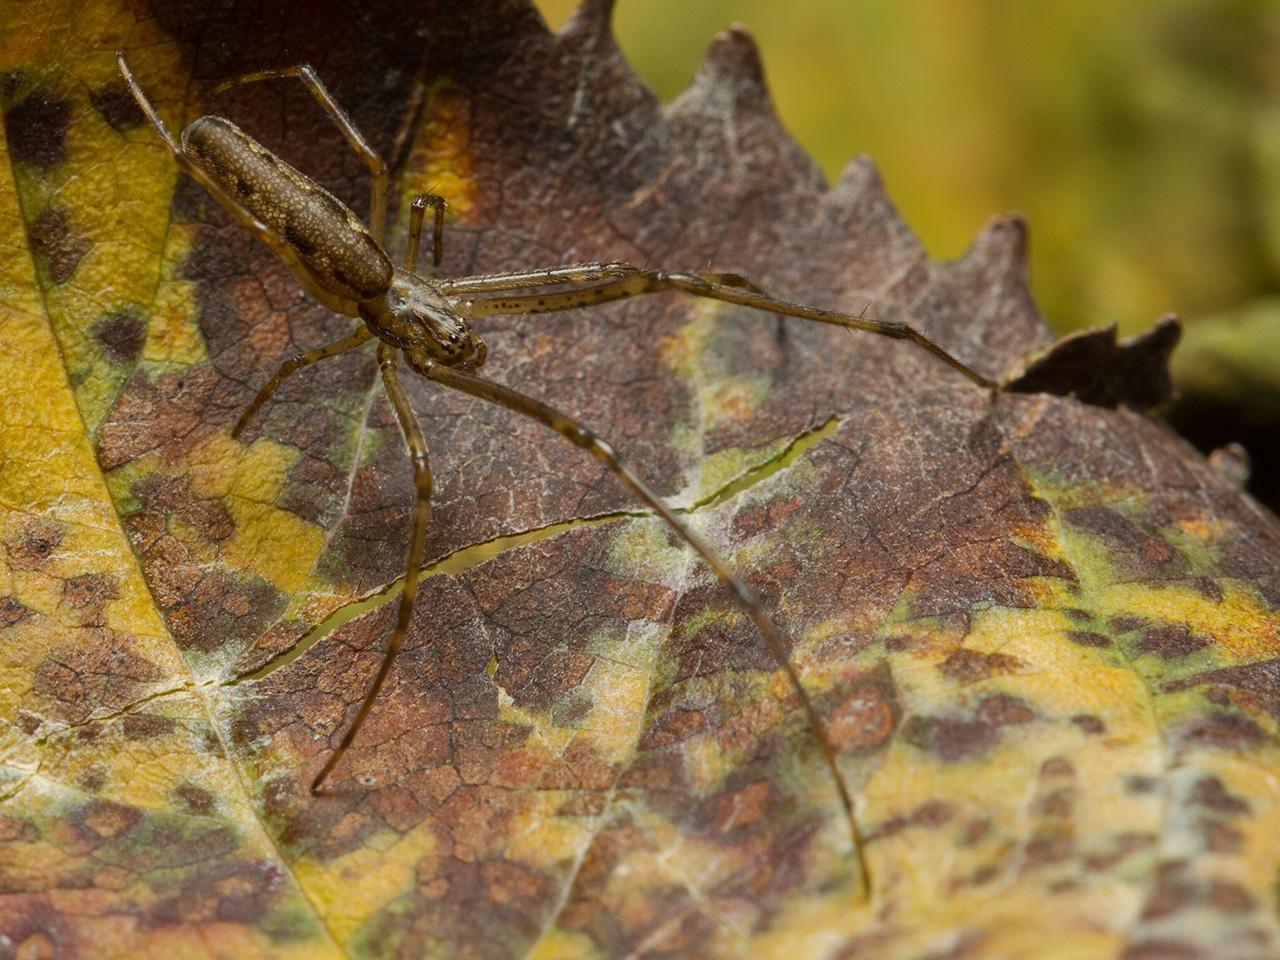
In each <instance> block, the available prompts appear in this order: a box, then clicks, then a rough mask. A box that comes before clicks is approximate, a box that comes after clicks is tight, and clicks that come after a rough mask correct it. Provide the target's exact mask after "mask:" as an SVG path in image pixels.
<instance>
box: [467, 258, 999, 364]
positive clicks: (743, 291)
mask: <svg viewBox="0 0 1280 960" xmlns="http://www.w3.org/2000/svg"><path fill="white" fill-rule="evenodd" d="M720 276H723V275H716V274H706V275H700V274H696V273H672V272H670V271H667V270H638V271H636V272H635V273H634V274H631V275H629V276H625V277H623V278H622V279H619V280H613V281H611V282H609V283H599V284H595V285H592V286H585V287H582V288H580V289H577V290H565V291H558V292H554V293H535V294H528V295H523V296H513V297H483V298H480V299H476V300H470V299H457V300H454V301H453V303H454V307H455V309H457V311H458V312H459V313H461V314H462V315H463V316H466V317H486V316H490V315H492V314H497V313H519V314H529V313H551V312H553V311H557V310H576V309H579V308H581V307H593V306H596V305H597V304H601V303H609V302H611V301H613V300H625V299H626V298H628V297H636V296H642V295H644V294H649V293H658V292H660V291H663V290H682V291H684V292H685V293H691V294H693V295H694V296H697V297H706V298H708V299H711V300H723V301H726V302H728V303H738V304H742V305H743V306H746V307H754V308H756V309H757V310H766V311H768V312H769V313H777V314H781V315H783V316H788V317H800V318H801V319H804V320H816V321H818V322H819V323H830V324H834V325H835V326H838V327H845V328H846V329H850V330H865V331H867V332H868V333H878V334H880V335H882V336H886V337H892V338H893V339H895V340H910V341H911V342H912V343H914V344H916V345H917V346H919V347H921V348H923V349H924V350H926V351H928V352H929V353H931V354H933V355H934V356H935V357H937V358H938V359H939V360H941V361H943V362H944V363H946V364H947V365H948V366H950V367H952V368H954V369H955V370H958V371H959V372H960V373H962V374H964V375H965V376H966V377H968V378H969V379H970V380H972V381H973V382H974V383H976V384H978V385H979V386H981V387H987V388H991V389H994V388H995V387H996V386H997V384H996V383H994V382H993V381H991V380H988V379H987V378H986V377H984V376H983V375H982V374H980V373H978V372H977V371H975V370H973V369H971V368H970V367H968V366H966V365H965V364H964V363H962V362H961V361H960V360H958V359H956V358H955V357H953V356H952V355H951V354H949V353H948V352H947V351H946V350H944V349H942V347H940V346H938V345H937V344H936V343H934V342H933V341H932V340H930V339H929V338H928V337H926V336H925V335H924V334H922V333H920V332H919V331H918V330H916V329H915V328H914V327H912V326H910V325H908V324H905V323H900V322H897V321H894V320H876V319H873V318H871V317H865V316H858V315H856V314H851V313H841V312H839V311H836V310H824V309H822V308H820V307H809V306H805V305H804V304H800V303H790V302H788V301H786V300H778V299H777V298H775V297H771V296H769V295H768V294H766V293H763V292H761V291H760V290H759V289H758V288H756V287H754V286H752V285H750V284H749V281H745V280H744V281H743V282H742V283H732V284H731V283H724V282H721V281H720V279H719V278H720Z"/></svg>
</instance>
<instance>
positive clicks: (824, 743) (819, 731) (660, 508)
mask: <svg viewBox="0 0 1280 960" xmlns="http://www.w3.org/2000/svg"><path fill="white" fill-rule="evenodd" d="M410 360H411V362H412V358H410ZM414 369H416V370H417V371H418V372H419V373H422V374H423V375H424V376H426V377H428V378H430V379H432V380H434V381H436V382H437V383H440V384H443V385H444V386H446V387H450V388H452V389H454V390H458V391H460V392H462V393H466V394H470V395H471V396H473V397H478V398H480V399H481V400H487V401H489V402H490V403H496V404H498V405H499V406H503V407H506V408H507V409H508V410H514V411H515V412H516V413H519V414H522V415H524V416H526V417H530V418H532V419H534V420H536V421H538V422H539V423H541V424H543V425H544V426H546V427H550V428H551V429H552V430H554V431H556V433H558V434H560V435H561V436H562V437H564V438H566V439H567V440H569V442H571V443H573V444H575V445H576V446H579V447H581V448H582V449H584V450H586V451H588V452H589V453H591V454H592V456H594V457H595V458H596V459H597V460H599V461H601V462H602V463H603V464H604V465H605V466H606V467H608V468H609V470H610V471H612V473H613V474H614V475H615V476H617V477H618V478H619V479H621V480H622V481H623V483H625V484H626V485H627V486H628V487H630V488H631V490H632V492H633V493H635V495H636V496H637V497H638V498H639V499H640V500H641V501H643V502H644V503H645V504H646V505H648V506H649V508H650V509H652V510H653V511H654V512H655V513H656V514H657V515H658V516H659V517H661V518H662V519H663V520H664V521H665V522H666V524H667V526H668V527H670V528H671V530H672V531H674V532H675V534H676V535H677V536H679V537H680V539H682V540H683V541H684V542H685V543H687V544H688V545H689V546H690V547H692V548H693V550H694V552H695V553H697V554H698V556H699V557H701V558H702V560H703V562H704V563H706V564H707V566H708V567H710V568H711V570H712V571H713V572H714V573H715V575H716V576H717V577H718V578H719V580H720V582H721V583H723V584H724V585H725V586H726V587H728V588H729V589H730V591H732V593H733V596H734V599H735V600H736V601H737V603H738V604H739V606H740V607H741V608H742V609H743V610H744V611H746V613H747V614H748V615H749V616H750V617H751V619H752V620H753V621H755V625H756V628H757V629H758V630H759V631H760V635H761V636H762V637H763V638H764V642H765V646H766V647H767V648H768V650H769V653H770V654H771V655H772V656H773V658H774V660H775V661H776V662H777V664H778V666H779V667H780V668H781V669H782V670H783V672H785V673H786V675H787V679H788V681H789V682H790V684H791V687H792V689H793V690H794V691H795V693H796V696H797V698H798V699H799V701H800V704H801V706H802V708H803V709H804V712H805V716H806V718H807V720H808V722H809V727H810V729H812V731H813V734H814V737H815V739H816V740H817V742H818V744H819V748H820V749H821V751H822V757H823V760H824V762H825V763H826V766H827V769H828V770H829V771H830V773H831V778H832V781H833V782H834V784H835V788H836V792H837V793H838V795H839V797H840V804H841V806H842V807H843V808H844V812H845V817H846V819H847V821H848V826H849V833H850V837H851V839H852V842H853V849H854V854H855V856H856V857H857V860H858V868H859V871H860V874H861V880H862V886H863V889H864V890H865V891H866V892H867V893H868V895H869V893H870V889H871V888H870V875H869V874H868V872H867V866H866V861H865V859H864V857H863V851H862V838H861V834H860V832H859V830H858V824H857V820H856V819H855V817H854V812H853V798H852V797H850V796H849V789H848V787H846V786H845V782H844V778H843V777H842V776H841V775H840V768H839V767H838V766H837V765H836V758H835V751H834V750H833V749H832V747H831V741H830V739H829V738H828V737H827V732H826V728H825V727H824V726H823V723H822V720H821V718H820V717H819V716H818V711H817V709H816V708H815V707H814V705H813V701H812V700H811V699H810V698H809V694H808V692H807V691H806V690H805V688H804V686H803V685H802V684H801V683H800V675H799V674H798V673H797V672H796V669H795V666H794V665H793V664H792V663H791V656H790V653H789V652H788V650H787V648H786V646H785V645H784V644H783V642H782V638H781V637H780V636H779V635H778V632H777V630H776V629H775V628H774V626H773V621H772V620H770V619H769V614H768V613H766V612H765V609H764V606H763V604H761V602H760V600H759V598H757V597H756V595H755V593H754V592H753V591H752V589H751V588H750V587H748V586H747V585H746V583H744V582H743V581H742V579H741V578H740V577H739V576H738V575H737V574H736V573H734V571H733V569H732V568H731V567H730V566H729V564H728V562H727V561H726V560H724V559H723V558H722V557H721V556H720V555H719V554H718V553H716V551H715V550H714V549H712V547H711V546H710V545H709V544H708V543H706V541H704V540H703V539H702V538H701V537H699V536H698V535H697V534H696V533H694V532H693V531H692V530H691V529H689V527H688V526H686V525H685V524H684V522H683V521H682V520H681V519H680V518H679V517H678V516H676V514H675V512H674V511H672V509H671V508H670V507H668V506H667V504H666V503H665V502H664V501H663V500H662V498H661V497H659V496H658V495H657V494H656V493H655V492H654V491H653V490H651V489H650V488H649V485H648V484H647V483H645V482H644V481H643V480H642V479H640V477H639V476H638V475H637V474H636V473H635V472H634V471H633V470H632V469H631V468H630V467H628V466H627V465H626V463H624V462H623V460H622V458H621V457H619V456H618V455H617V454H616V453H615V452H614V450H613V448H612V447H611V446H609V444H607V443H605V442H604V441H603V440H601V439H600V438H599V437H597V436H596V435H595V434H594V433H592V432H591V430H590V429H588V428H587V427H586V425H584V424H582V423H581V422H579V421H577V420H575V419H574V418H572V417H570V416H568V415H567V414H564V413H562V412H560V411H559V410H557V409H555V408H554V407H552V406H550V405H548V404H545V403H543V402H542V401H541V400H535V399H534V398H533V397H529V396H526V395H525V394H523V393H519V392H518V391H515V390H512V389H511V388H510V387H506V386H503V385H502V384H500V383H495V382H494V381H492V380H487V379H485V378H483V377H477V376H475V375H474V374H470V373H465V372H463V371H460V370H458V369H456V368H450V367H444V366H441V365H439V364H431V363H427V364H422V365H415V367H414ZM402 610H403V607H402ZM398 630H399V628H398V627H397V631H398Z"/></svg>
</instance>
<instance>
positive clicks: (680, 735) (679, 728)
mask: <svg viewBox="0 0 1280 960" xmlns="http://www.w3.org/2000/svg"><path fill="white" fill-rule="evenodd" d="M706 725H707V719H706V715H705V714H704V713H703V712H702V711H701V710H693V709H689V708H687V707H677V708H675V709H673V710H669V711H668V712H667V713H664V714H663V715H662V716H660V717H659V718H658V719H657V720H656V721H654V723H653V725H652V726H650V727H649V729H648V730H646V731H645V734H644V737H643V738H642V739H641V740H640V749H641V750H661V749H662V748H664V747H669V746H671V745H672V744H675V743H680V742H681V741H683V740H687V739H689V738H690V737H692V736H694V735H695V734H698V733H701V732H702V731H703V730H704V729H705V728H706Z"/></svg>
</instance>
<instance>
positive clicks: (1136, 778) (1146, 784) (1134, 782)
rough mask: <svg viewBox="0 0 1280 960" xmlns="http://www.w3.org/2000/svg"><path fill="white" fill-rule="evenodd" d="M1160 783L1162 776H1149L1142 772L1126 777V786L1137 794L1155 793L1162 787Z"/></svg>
mask: <svg viewBox="0 0 1280 960" xmlns="http://www.w3.org/2000/svg"><path fill="white" fill-rule="evenodd" d="M1160 784H1161V780H1160V778H1158V777H1149V776H1147V775H1146V774H1141V773H1135V774H1130V775H1129V776H1127V777H1125V779H1124V788H1125V789H1126V790H1128V791H1129V792H1130V793H1136V794H1145V793H1154V792H1155V791H1156V790H1157V789H1158V788H1159V787H1160Z"/></svg>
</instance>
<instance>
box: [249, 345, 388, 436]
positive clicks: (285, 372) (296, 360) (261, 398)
mask: <svg viewBox="0 0 1280 960" xmlns="http://www.w3.org/2000/svg"><path fill="white" fill-rule="evenodd" d="M372 337H373V334H372V333H371V332H370V331H369V329H368V327H361V328H360V329H359V330H357V331H356V332H355V333H353V334H352V335H351V336H349V337H343V338H342V339H341V340H335V341H334V342H333V343H327V344H325V345H324V346H323V347H314V348H313V349H311V350H306V351H304V352H302V353H299V354H295V355H294V356H292V357H290V358H289V359H288V360H286V361H285V362H284V363H282V364H281V365H280V369H279V370H277V371H276V373H275V376H273V377H272V378H271V379H270V380H268V381H267V384H266V386H264V387H263V388H262V389H261V390H259V391H258V395H257V396H256V397H254V398H253V403H251V404H249V406H248V407H246V408H245V411H244V413H242V414H240V419H239V420H237V421H236V425H235V426H234V427H232V428H231V436H232V437H238V436H240V433H241V431H242V430H244V428H245V427H246V426H248V425H249V421H250V420H252V419H253V415H254V414H255V413H257V412H258V410H259V409H261V407H262V405H263V404H264V403H266V402H267V399H268V398H269V397H270V396H271V395H272V394H273V393H275V392H276V387H278V386H280V384H281V383H283V382H284V380H285V378H286V377H288V376H289V375H290V374H291V373H294V372H295V371H298V370H301V369H302V368H303V367H308V366H310V365H311V364H313V363H316V362H317V361H319V360H326V359H328V358H329V357H336V356H337V355H338V354H340V353H346V352H347V351H348V350H354V349H355V348H356V347H358V346H360V345H361V344H362V343H366V342H367V341H368V340H369V339H370V338H372Z"/></svg>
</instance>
